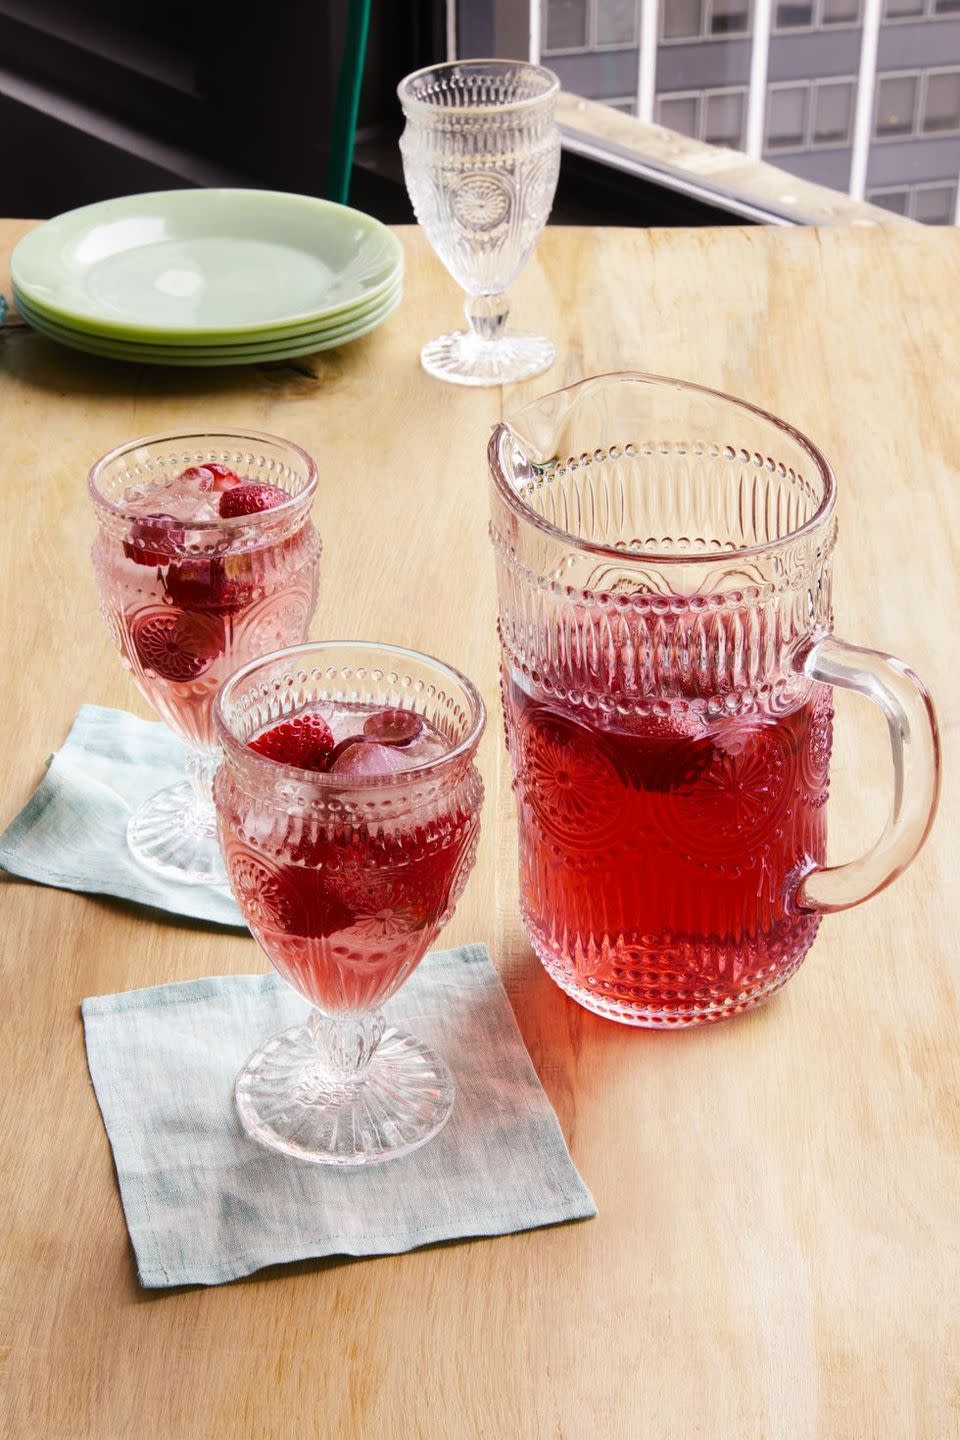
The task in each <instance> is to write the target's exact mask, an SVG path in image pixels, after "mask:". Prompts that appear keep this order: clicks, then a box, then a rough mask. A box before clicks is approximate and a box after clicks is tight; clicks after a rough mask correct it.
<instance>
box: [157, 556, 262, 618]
mask: <svg viewBox="0 0 960 1440" xmlns="http://www.w3.org/2000/svg"><path fill="white" fill-rule="evenodd" d="M241 568H242V557H240V556H237V557H233V556H227V557H226V558H223V557H221V556H214V557H213V558H207V557H202V556H198V557H197V558H196V559H192V558H191V559H188V560H180V561H178V562H177V564H175V565H171V566H170V569H169V571H168V573H167V577H166V581H165V584H166V588H167V593H168V595H169V596H170V599H171V600H172V601H173V602H174V604H175V605H181V606H183V608H184V609H185V610H197V611H200V612H202V613H205V614H214V615H233V614H235V613H236V612H237V611H238V610H242V609H243V607H244V606H245V605H249V603H250V599H251V596H252V594H253V586H252V584H251V583H250V582H249V581H247V580H244V579H241V578H240V576H239V575H232V574H231V573H230V571H231V569H233V570H238V569H241Z"/></svg>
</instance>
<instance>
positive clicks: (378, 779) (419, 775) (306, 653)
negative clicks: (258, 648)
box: [213, 640, 487, 791]
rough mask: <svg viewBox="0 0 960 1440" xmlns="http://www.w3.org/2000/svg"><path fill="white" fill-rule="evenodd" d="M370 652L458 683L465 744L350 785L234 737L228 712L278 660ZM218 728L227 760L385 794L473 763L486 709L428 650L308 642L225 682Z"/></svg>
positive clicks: (465, 680) (217, 708) (324, 786)
mask: <svg viewBox="0 0 960 1440" xmlns="http://www.w3.org/2000/svg"><path fill="white" fill-rule="evenodd" d="M362 650H368V651H369V652H370V662H369V663H371V664H373V663H375V661H376V659H378V658H379V659H381V660H382V659H383V657H385V656H390V657H397V658H398V659H403V658H410V659H414V660H416V661H418V662H420V663H422V664H424V663H425V664H426V665H428V666H431V667H433V668H434V669H435V670H436V671H437V672H438V673H439V674H440V675H443V676H446V678H447V680H448V682H449V681H453V683H454V684H456V685H458V686H459V687H460V688H461V690H462V691H463V694H464V698H465V700H466V704H467V707H468V726H467V731H466V734H465V735H464V737H463V739H461V740H458V741H457V743H456V745H454V746H452V747H451V749H449V750H445V751H444V753H443V754H442V755H437V756H435V757H433V758H432V759H429V760H422V761H420V763H419V764H417V765H411V766H410V767H409V768H408V769H405V770H403V771H402V772H401V774H399V775H392V774H391V775H390V776H387V777H384V776H382V775H352V776H350V778H349V782H348V783H345V781H344V777H343V776H342V775H336V774H328V773H326V772H324V771H319V770H304V769H301V768H300V767H299V766H297V765H288V764H285V763H283V762H281V761H279V760H273V759H271V758H270V756H268V755H261V754H259V753H258V752H257V751H256V750H251V749H250V747H249V745H248V744H247V743H246V741H244V740H240V739H239V738H238V737H237V735H236V734H235V733H234V731H233V729H232V727H231V725H230V721H229V719H228V716H227V708H228V706H229V705H231V704H232V703H233V701H234V700H235V699H236V697H237V695H238V694H239V692H240V691H241V690H242V689H243V687H244V685H245V684H246V683H247V682H248V681H251V680H254V681H255V678H256V672H257V671H258V670H263V669H266V668H267V667H269V666H271V665H274V664H276V662H277V661H278V660H284V661H287V660H289V662H290V663H291V664H295V663H296V662H297V660H298V659H299V660H301V661H306V660H307V659H308V657H315V661H314V663H316V664H320V663H321V661H322V657H323V656H329V655H330V654H331V653H333V654H334V655H336V654H337V653H338V652H343V651H346V652H349V653H354V654H355V653H356V652H357V651H362ZM213 721H214V729H215V730H216V733H217V737H218V739H219V742H220V744H221V746H222V747H223V750H224V754H225V755H226V756H228V757H229V756H231V755H233V756H236V757H237V758H238V759H239V760H241V761H242V763H243V764H244V765H250V764H252V765H254V766H255V767H256V768H258V769H260V770H262V772H263V774H264V775H268V774H270V775H275V774H277V773H278V772H281V771H286V772H289V773H290V774H291V775H294V776H296V777H297V778H298V779H300V780H305V781H308V782H309V783H310V784H311V785H314V786H316V787H317V788H318V789H319V790H321V791H323V790H330V791H342V790H344V789H349V790H351V791H355V790H356V791H364V790H377V789H381V790H382V789H383V788H384V786H385V785H386V784H389V783H390V782H391V781H395V782H397V783H398V784H400V785H409V784H410V783H411V782H413V781H417V780H422V779H423V778H424V777H426V776H430V775H435V774H441V773H442V772H443V771H445V770H446V769H448V768H449V767H450V766H453V765H455V764H456V763H457V761H459V760H462V759H464V758H466V759H468V760H469V759H471V758H472V756H473V754H474V752H475V751H476V749H477V746H478V745H479V744H480V740H481V738H482V736H483V732H484V729H485V727H486V723H487V707H486V705H485V704H484V701H483V697H482V695H481V694H480V691H479V690H478V689H477V687H476V685H475V684H474V683H473V681H472V680H471V679H470V678H469V676H467V675H464V674H463V672H462V671H461V670H458V669H457V668H456V666H455V665H450V664H448V663H447V661H446V660H440V659H438V657H437V656H436V655H430V654H429V653H428V652H427V651H425V650H414V649H413V648H412V647H410V646H408V645H393V644H390V643H389V642H388V641H386V640H384V641H380V640H306V641H304V643H303V644H302V645H288V646H285V647H283V648H282V649H280V650H271V651H270V652H269V653H268V654H266V655H258V656H257V658H256V659H255V660H250V661H248V662H247V664H246V665H243V666H241V667H240V669H239V670H235V671H234V672H233V674H232V675H230V676H228V678H227V679H226V680H225V681H224V682H223V684H222V685H221V687H220V689H219V690H218V691H217V695H216V698H215V700H214V704H213Z"/></svg>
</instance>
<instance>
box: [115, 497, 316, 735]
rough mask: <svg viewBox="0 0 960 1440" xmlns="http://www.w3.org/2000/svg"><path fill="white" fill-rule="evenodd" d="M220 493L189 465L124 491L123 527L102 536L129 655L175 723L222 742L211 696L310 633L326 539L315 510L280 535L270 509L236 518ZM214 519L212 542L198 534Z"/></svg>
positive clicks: (147, 690) (121, 641)
mask: <svg viewBox="0 0 960 1440" xmlns="http://www.w3.org/2000/svg"><path fill="white" fill-rule="evenodd" d="M239 478H240V480H241V481H243V478H244V477H243V476H242V475H240V477H239ZM251 483H257V482H251ZM219 501H220V494H219V493H218V492H216V491H213V492H210V491H204V490H202V489H200V488H199V487H198V485H197V484H195V483H193V482H191V480H190V478H189V475H185V476H180V477H178V478H177V479H174V480H170V481H167V482H165V483H163V484H161V485H156V486H152V487H150V486H144V485H138V486H136V487H132V488H131V489H130V490H128V491H127V493H126V494H125V495H123V496H121V497H118V499H117V501H116V503H117V504H118V505H120V506H121V507H122V508H123V511H124V514H125V516H126V517H127V521H128V528H127V530H126V533H125V534H124V535H123V536H122V538H121V537H120V536H119V535H118V534H112V533H109V532H108V530H107V529H104V528H101V530H100V532H99V534H98V536H97V539H96V541H95V543H94V548H93V560H94V569H95V572H96V577H97V585H98V589H99V594H100V609H101V613H102V615H103V617H104V620H105V621H106V623H107V626H108V628H109V630H110V633H111V636H112V638H113V641H114V644H115V645H116V647H117V649H118V650H119V652H120V657H121V660H122V662H123V664H124V666H125V667H126V668H127V669H128V670H129V671H130V673H131V674H132V676H133V678H134V680H135V681H136V683H137V685H138V686H139V688H140V690H141V691H142V692H143V694H144V695H145V697H146V698H147V700H149V702H150V704H151V705H152V706H153V707H154V709H155V710H156V711H157V712H158V714H159V715H160V716H161V717H162V718H163V719H164V720H165V721H166V722H167V724H168V725H170V727H171V729H173V730H174V731H176V733H177V734H178V735H180V736H181V737H182V738H183V739H184V740H186V741H187V742H188V743H189V744H191V745H193V746H196V747H198V748H200V749H207V748H209V747H211V746H212V744H213V734H212V720H211V707H212V702H213V697H214V696H215V695H216V693H217V690H218V689H219V688H220V686H221V685H222V683H223V681H224V680H226V679H227V677H228V676H229V675H231V674H232V673H233V671H234V670H236V669H237V668H238V667H239V666H240V665H243V664H244V663H246V661H248V660H252V659H255V658H256V657H257V656H259V655H263V654H266V653H267V652H268V651H271V650H276V649H280V648H282V647H284V646H287V645H292V644H297V643H299V642H301V641H302V640H303V638H304V636H305V634H306V629H307V626H308V624H309V621H310V617H311V615H312V614H313V610H314V606H315V604H316V589H317V560H318V556H319V551H320V546H319V541H318V539H317V535H316V532H315V530H314V528H313V526H312V525H311V524H310V522H309V521H308V520H307V521H304V523H303V524H302V525H301V526H300V527H299V529H297V530H296V531H295V533H293V534H291V535H286V536H285V537H284V538H282V539H279V540H271V539H270V538H268V537H269V534H270V517H269V512H266V514H263V515H256V514H254V515H250V516H248V517H245V520H244V521H241V522H235V523H234V525H233V529H232V530H231V528H230V527H229V526H227V524H226V523H225V522H223V521H221V520H220V517H219V509H218V504H219ZM205 524H206V525H210V524H214V525H216V526H218V529H217V531H216V536H217V543H216V548H215V553H213V554H206V553H203V552H202V548H201V543H200V541H199V540H198V537H203V536H204V533H205V532H204V531H203V530H202V529H201V528H199V527H201V526H203V525H205ZM221 526H222V528H219V527H221ZM191 527H193V528H191ZM261 528H262V530H263V535H262V537H261V536H260V535H258V530H260V529H261Z"/></svg>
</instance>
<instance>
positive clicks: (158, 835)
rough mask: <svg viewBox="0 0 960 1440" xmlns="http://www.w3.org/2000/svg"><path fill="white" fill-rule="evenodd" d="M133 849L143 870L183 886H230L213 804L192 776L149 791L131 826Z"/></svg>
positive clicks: (136, 811)
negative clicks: (206, 800) (199, 792)
mask: <svg viewBox="0 0 960 1440" xmlns="http://www.w3.org/2000/svg"><path fill="white" fill-rule="evenodd" d="M127 844H128V846H129V847H130V853H131V854H132V855H133V857H134V859H135V860H136V861H137V863H138V864H139V865H142V866H143V867H144V869H145V870H152V871H153V872H154V874H156V875H162V876H163V878H164V879H166V880H179V881H180V883H181V884H182V885H226V883H227V874H226V871H225V870H224V868H223V857H222V855H221V854H220V845H219V842H218V840H217V817H216V811H215V810H214V808H213V805H212V803H211V804H209V805H206V804H204V803H203V802H202V801H200V800H199V799H198V797H197V793H196V791H195V789H194V787H193V785H192V784H191V783H190V781H189V780H181V781H180V782H179V784H177V785H170V786H168V788H167V789H166V790H158V791H157V793H156V794H155V795H151V796H150V799H149V800H146V801H145V802H144V803H143V804H142V805H141V806H140V808H139V810H135V811H134V813H133V814H132V815H131V817H130V821H129V824H128V825H127Z"/></svg>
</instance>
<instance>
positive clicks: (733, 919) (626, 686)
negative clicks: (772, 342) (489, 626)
mask: <svg viewBox="0 0 960 1440" xmlns="http://www.w3.org/2000/svg"><path fill="white" fill-rule="evenodd" d="M489 459H490V467H491V471H492V477H493V485H492V520H491V531H490V533H491V538H492V541H493V546H494V550H495V552H496V564H497V576H498V592H499V632H500V642H501V654H502V698H503V708H504V716H505V720H506V730H507V742H508V747H509V751H510V757H511V762H512V766H513V772H514V777H515V779H514V788H515V791H516V797H517V809H518V820H519V846H520V895H521V906H522V910H523V917H524V921H525V924H526V927H527V930H528V933H529V935H530V939H531V941H532V943H533V946H534V949H535V950H536V952H537V954H538V956H539V957H540V960H541V961H542V963H543V965H544V966H545V968H546V970H547V971H548V973H549V974H550V975H551V976H552V977H553V979H554V980H555V981H556V982H557V984H558V985H559V986H560V987H561V988H562V989H563V990H565V991H566V992H567V993H568V994H569V995H571V996H573V998H574V999H575V1000H578V1001H579V1002H580V1004H581V1005H584V1006H586V1007H587V1008H588V1009H589V1010H593V1011H595V1012H596V1013H597V1014H600V1015H605V1016H608V1017H609V1018H611V1019H614V1020H619V1021H621V1022H623V1023H626V1024H631V1025H644V1026H652V1027H671V1028H672V1027H676V1026H680V1025H692V1024H697V1023H702V1022H707V1021H715V1020H722V1019H726V1018H727V1017H729V1016H731V1015H735V1014H738V1013H740V1012H741V1011H744V1010H747V1009H750V1008H751V1007H753V1006H754V1005H756V1004H758V1003H759V1002H761V1001H763V1000H765V999H767V998H768V997H769V996H771V995H773V994H774V993H775V991H777V990H778V989H779V988H780V986H782V985H783V984H784V983H785V982H786V981H787V980H788V979H789V978H790V976H791V975H792V974H793V973H794V971H795V970H796V969H797V967H798V966H799V965H800V963H801V962H802V960H803V958H804V956H805V955H806V953H807V951H808V949H809V948H810V945H811V944H812V942H813V940H814V937H815V936H816V933H817V929H818V927H819V924H820V919H821V916H822V915H823V914H825V913H827V912H830V911H833V910H842V909H845V908H847V907H848V906H850V905H857V904H859V903H860V901H861V900H866V899H868V898H869V897H870V896H871V895H875V894H876V893H877V891H879V890H881V889H883V887H884V886H885V885H887V884H889V882H890V881H891V880H893V879H894V878H895V877H896V876H897V875H898V874H900V872H901V871H902V870H903V869H904V868H905V867H906V866H907V865H908V864H909V863H910V861H911V860H912V859H913V857H914V856H915V855H916V853H917V851H918V850H919V849H920V846H921V845H922V844H923V841H924V839H925V838H926V835H927V833H928V831H929V829H930V825H931V822H932V819H933V815H934V811H935V809H936V803H937V796H938V790H939V741H938V735H937V728H936V719H935V716H934V712H933V708H932V705H931V702H930V698H929V696H928V694H927V692H926V690H925V689H924V687H923V684H922V683H921V681H920V680H919V679H918V678H917V676H916V675H914V673H913V672H912V671H911V670H910V669H909V668H908V667H907V666H906V665H904V664H903V663H902V662H901V661H899V660H894V659H891V658H890V657H889V656H887V655H882V654H879V653H878V652H876V651H873V650H863V649H860V648H859V647H857V646H854V645H849V644H847V643H846V642H845V641H842V640H838V639H837V638H836V637H835V636H834V635H833V634H832V629H833V609H832V604H831V567H832V558H833V550H834V545H835V542H836V536H837V522H836V515H835V510H836V481H835V479H834V475H833V472H832V470H831V468H830V466H829V464H828V463H827V461H826V460H825V459H824V457H823V455H822V454H821V453H820V451H819V450H818V449H817V448H816V446H815V445H813V444H811V442H810V441H809V440H807V439H806V438H805V437H804V436H803V435H801V434H799V433H798V432H797V431H796V430H794V429H793V428H792V427H791V426H789V425H787V424H785V423H784V422H783V421H781V420H777V419H776V418H775V417H774V416H772V415H768V414H766V413H765V412H764V411H762V410H760V409H758V408H757V407H755V406H753V405H749V404H747V403H745V402H744V401H740V400H735V399H732V398H731V397H730V396H727V395H723V394H720V393H719V392H716V391H713V390H707V389H704V388H702V387H700V386H697V385H690V384H686V383H683V382H680V381H676V380H670V379H664V378H661V377H658V376H652V375H641V374H619V375H601V376H598V377H595V378H593V379H590V380H585V381H583V382H582V383H580V384H578V385H573V386H571V387H570V388H569V389H566V390H561V391H558V392H556V393H555V394H552V395H547V396H545V397H544V398H543V399H540V400H537V401H536V402H534V403H533V404H530V405H527V406H525V407H524V408H523V409H522V410H520V411H518V412H517V413H516V414H515V415H513V416H512V417H511V419H510V421H509V423H504V424H500V425H498V426H497V428H496V429H495V431H494V433H493V436H492V439H491V442H490V449H489ZM836 686H839V687H841V688H844V689H850V690H856V691H859V692H860V693H861V694H864V695H867V696H868V697H869V698H870V699H871V700H873V701H874V703H875V704H876V705H878V706H879V707H880V709H881V710H882V712H883V714H884V716H885V718H886V720H887V724H888V728H889V735H890V745H891V750H892V754H893V762H894V785H893V802H892V807H891V813H890V817H889V819H888V821H887V824H886V826H885V829H884V831H883V834H882V836H881V838H880V839H879V841H878V842H877V844H876V845H875V846H874V847H873V849H872V850H870V851H869V853H868V854H866V855H864V856H863V857H862V858H860V859H858V860H855V861H852V862H850V863H849V864H845V865H839V866H827V865H826V864H825V856H826V818H827V799H828V779H829V767H830V749H831V739H832V720H833V707H832V703H831V687H836Z"/></svg>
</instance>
